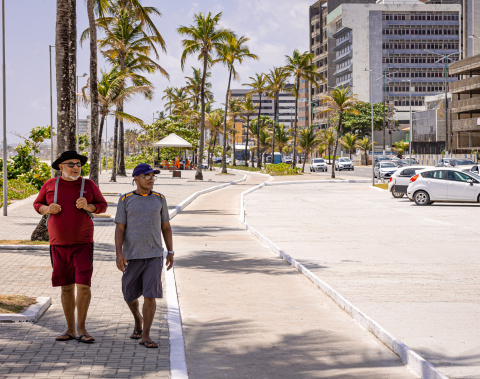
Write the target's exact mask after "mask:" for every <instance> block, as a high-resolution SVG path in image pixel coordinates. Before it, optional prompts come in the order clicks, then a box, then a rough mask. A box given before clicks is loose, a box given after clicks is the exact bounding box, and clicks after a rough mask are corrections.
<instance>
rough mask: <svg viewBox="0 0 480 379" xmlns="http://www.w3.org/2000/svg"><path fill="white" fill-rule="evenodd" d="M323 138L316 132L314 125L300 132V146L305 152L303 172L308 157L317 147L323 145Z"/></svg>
mask: <svg viewBox="0 0 480 379" xmlns="http://www.w3.org/2000/svg"><path fill="white" fill-rule="evenodd" d="M321 141H322V140H321V137H320V134H319V133H316V132H315V128H314V126H313V125H309V126H307V127H306V128H304V129H301V130H300V134H299V136H298V145H299V146H300V148H301V149H302V150H303V165H302V172H305V162H306V160H307V155H309V154H310V153H311V152H312V151H313V149H315V147H317V146H318V145H319V144H320V143H321Z"/></svg>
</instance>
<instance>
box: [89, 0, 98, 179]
mask: <svg viewBox="0 0 480 379" xmlns="http://www.w3.org/2000/svg"><path fill="white" fill-rule="evenodd" d="M93 3H94V0H87V13H88V24H89V27H90V99H91V103H90V106H91V109H90V115H91V117H90V123H91V129H90V141H91V145H92V147H91V149H90V180H93V182H94V183H95V184H96V185H97V186H98V170H99V162H100V147H101V142H100V141H101V135H100V138H97V136H98V83H97V29H96V27H95V14H94V13H93Z"/></svg>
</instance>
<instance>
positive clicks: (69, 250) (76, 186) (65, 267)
mask: <svg viewBox="0 0 480 379" xmlns="http://www.w3.org/2000/svg"><path fill="white" fill-rule="evenodd" d="M87 159H88V158H87V157H85V156H83V155H80V154H78V153H77V152H76V151H65V152H64V153H62V155H60V157H59V158H58V159H57V160H56V161H55V162H53V164H52V167H53V168H54V169H56V170H60V171H61V172H62V176H61V177H60V178H52V179H49V180H47V181H46V182H45V184H44V185H43V187H42V189H41V190H40V193H39V194H38V196H37V198H36V200H35V202H34V204H33V206H34V208H35V210H36V211H37V212H38V213H40V214H41V215H46V214H48V215H49V219H48V225H47V226H48V234H49V237H50V257H51V261H52V267H53V273H52V285H53V286H54V287H57V286H61V287H62V306H63V312H64V314H65V318H66V320H67V330H66V331H65V333H63V334H62V335H61V336H58V337H57V338H56V341H68V340H72V339H77V340H78V341H79V342H83V343H93V342H94V341H95V338H93V336H92V335H90V334H89V333H88V332H87V329H86V327H85V320H86V318H87V312H88V306H89V305H90V298H91V292H90V285H91V278H92V273H93V221H92V218H91V215H90V213H97V214H98V213H104V212H105V211H106V210H107V202H106V201H105V199H104V198H103V196H102V193H101V192H100V189H99V188H98V187H97V186H96V185H95V183H94V182H92V181H91V180H89V179H84V180H85V182H84V188H83V193H81V192H82V178H81V177H80V173H81V167H82V166H83V165H84V164H85V163H86V162H87ZM57 179H58V181H57ZM56 186H57V187H58V188H57V201H56V202H55V201H54V200H55V187H56ZM75 285H76V288H77V296H76V298H75ZM75 307H76V308H77V327H76V328H75Z"/></svg>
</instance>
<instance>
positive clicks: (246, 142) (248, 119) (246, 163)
mask: <svg viewBox="0 0 480 379" xmlns="http://www.w3.org/2000/svg"><path fill="white" fill-rule="evenodd" d="M248 133H250V115H247V138H246V140H245V166H247V167H248ZM252 166H253V164H252Z"/></svg>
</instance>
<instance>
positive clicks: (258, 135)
mask: <svg viewBox="0 0 480 379" xmlns="http://www.w3.org/2000/svg"><path fill="white" fill-rule="evenodd" d="M258 97H259V102H258V117H257V167H258V168H261V167H262V162H261V160H260V115H261V113H262V93H261V92H259V94H258ZM252 166H253V164H252Z"/></svg>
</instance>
